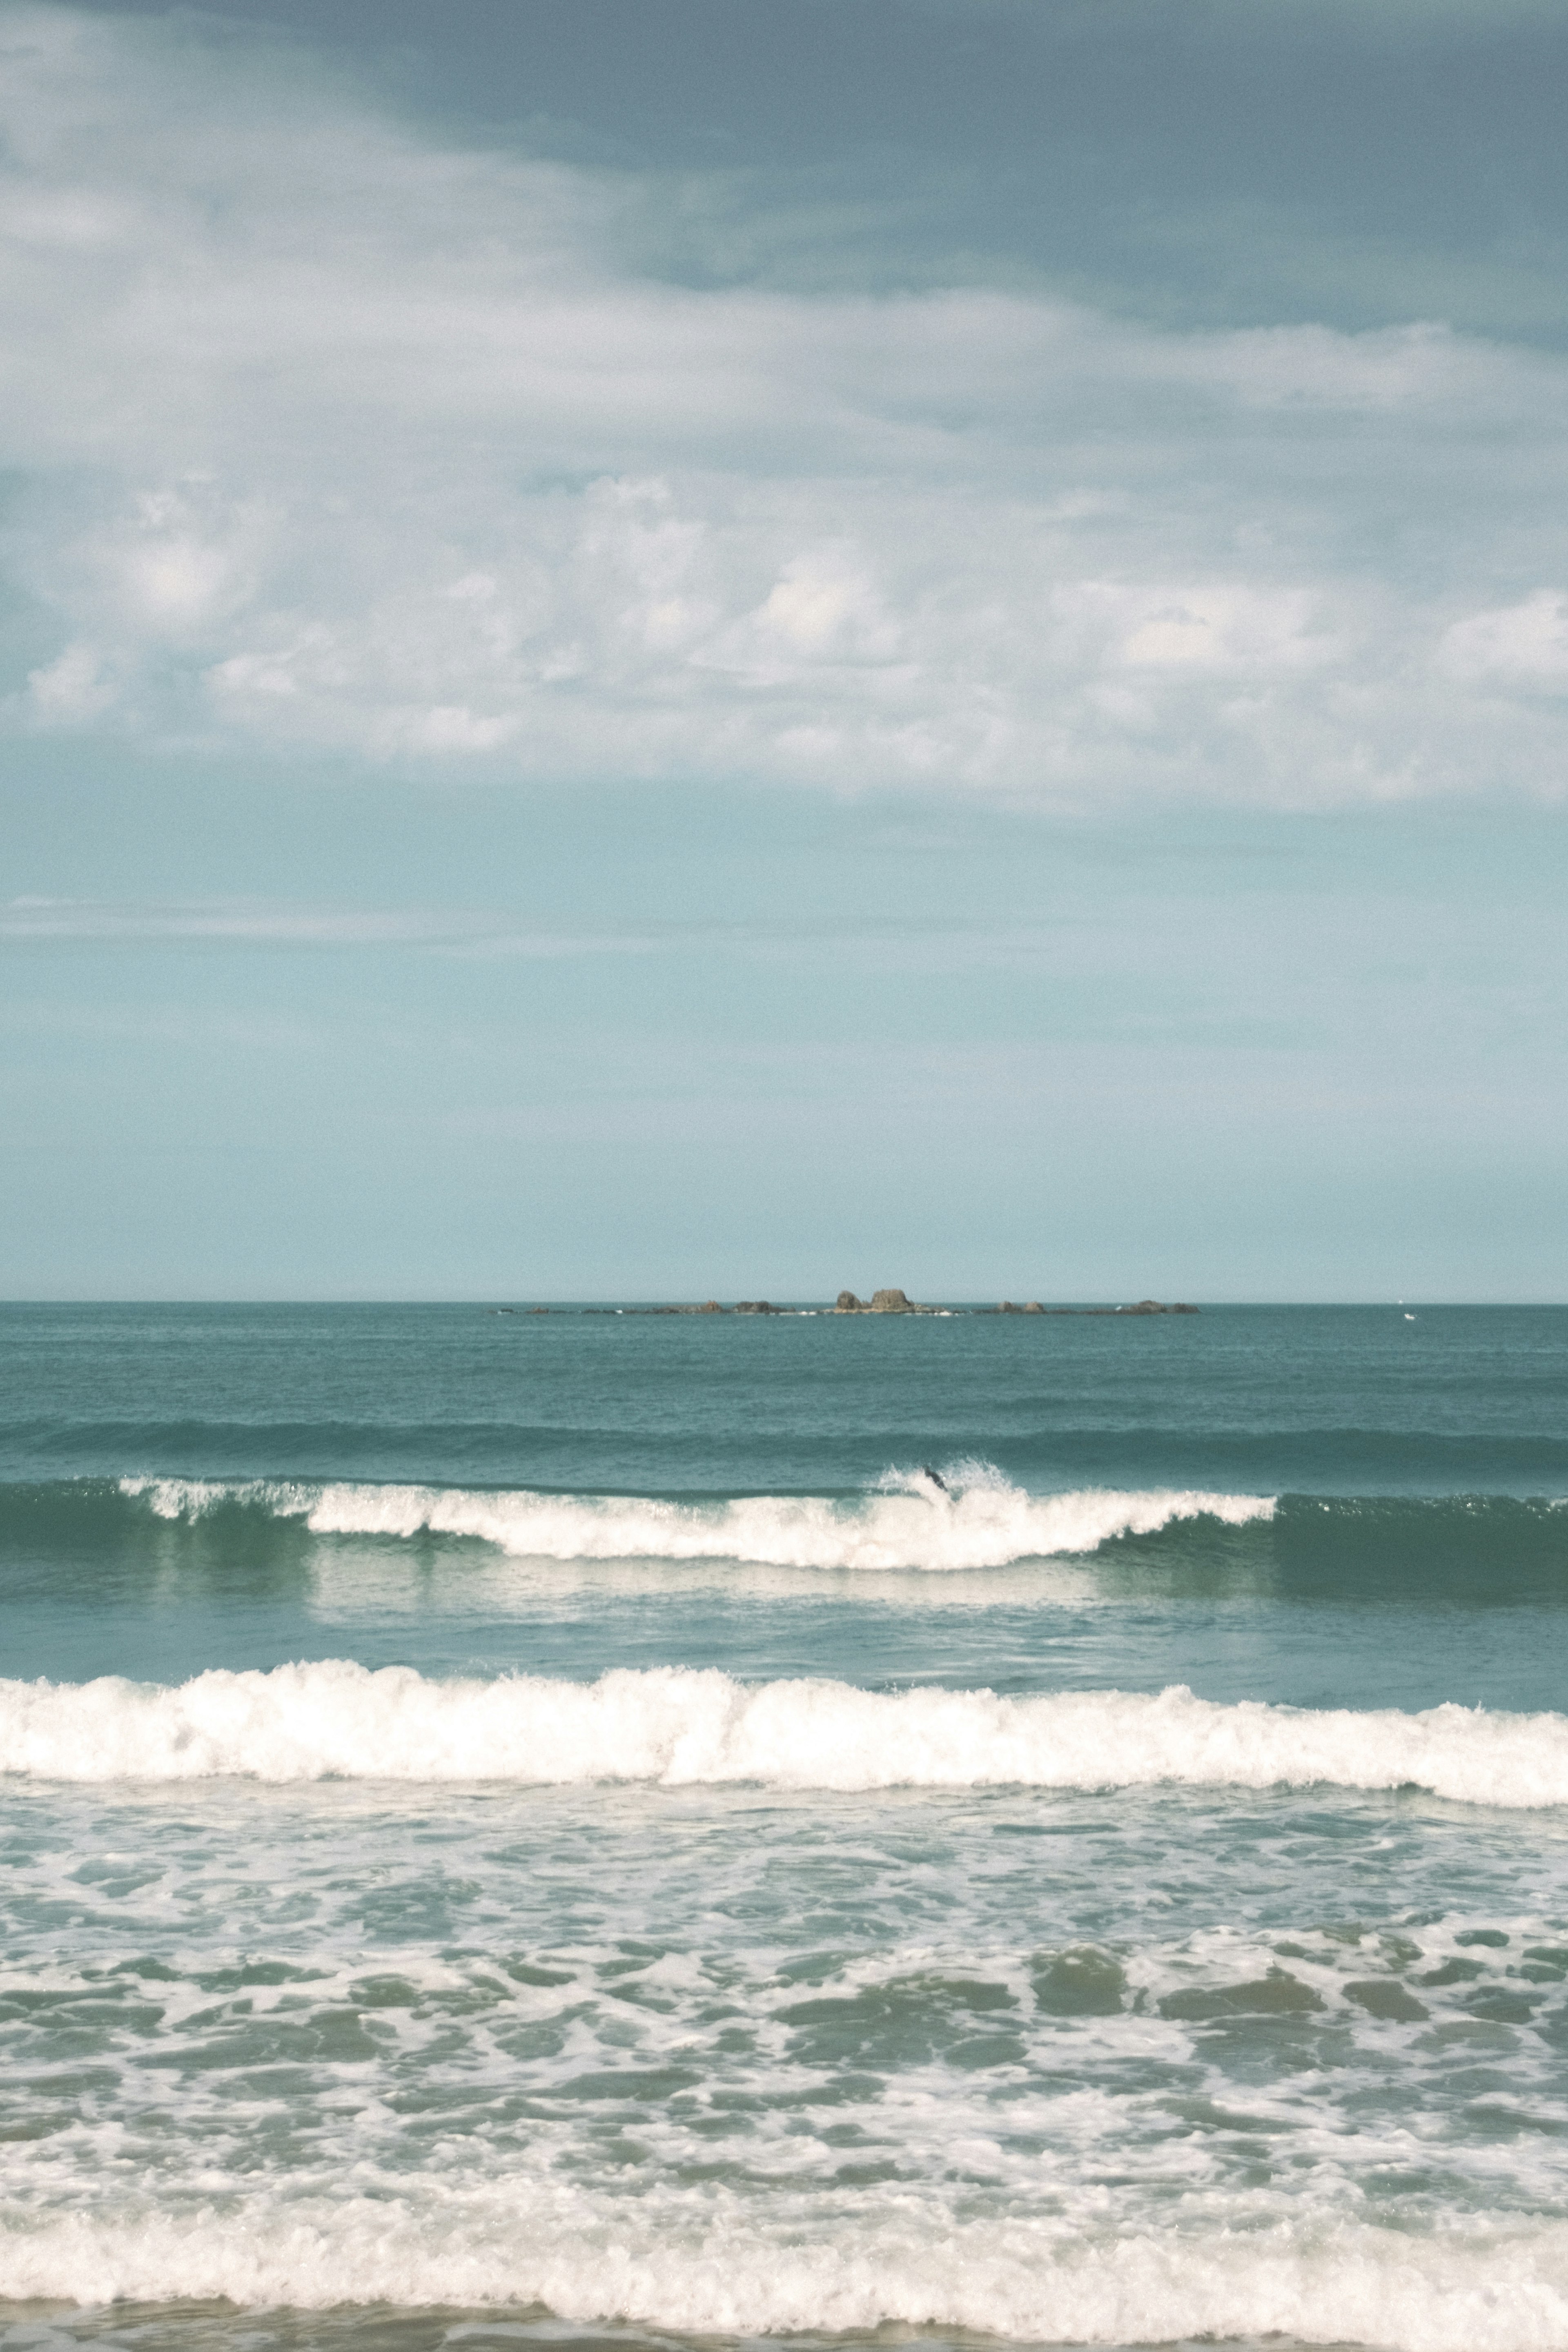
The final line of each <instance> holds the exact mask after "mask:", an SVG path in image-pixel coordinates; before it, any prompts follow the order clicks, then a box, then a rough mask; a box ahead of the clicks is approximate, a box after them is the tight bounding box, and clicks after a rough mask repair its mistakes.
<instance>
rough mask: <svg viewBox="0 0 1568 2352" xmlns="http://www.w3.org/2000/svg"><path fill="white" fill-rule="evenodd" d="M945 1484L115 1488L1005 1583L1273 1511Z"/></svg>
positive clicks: (514, 1537) (569, 1547) (387, 1530)
mask: <svg viewBox="0 0 1568 2352" xmlns="http://www.w3.org/2000/svg"><path fill="white" fill-rule="evenodd" d="M943 1475H944V1476H946V1477H947V1480H948V1486H949V1489H950V1491H947V1492H944V1491H943V1490H942V1488H940V1487H938V1486H934V1485H932V1484H931V1482H930V1481H929V1480H928V1479H926V1478H925V1477H923V1476H922V1475H920V1474H919V1473H913V1474H906V1473H889V1475H888V1477H887V1478H886V1479H884V1481H883V1482H882V1486H881V1488H880V1490H879V1491H876V1492H873V1493H871V1494H868V1495H866V1496H858V1497H857V1498H856V1499H855V1500H853V1501H851V1502H831V1501H828V1500H826V1498H824V1497H822V1496H813V1495H760V1496H746V1497H742V1498H741V1499H738V1500H736V1501H733V1502H721V1503H712V1504H690V1503H670V1502H662V1501H659V1500H658V1499H657V1498H654V1497H640V1496H628V1497H625V1498H622V1497H616V1496H595V1495H542V1494H534V1493H531V1492H528V1491H513V1492H510V1493H507V1492H502V1493H489V1492H486V1491H484V1490H483V1489H469V1488H465V1487H440V1486H369V1485H333V1486H299V1485H286V1484H279V1483H271V1482H255V1483H252V1484H249V1485H223V1484H217V1483H212V1482H207V1481H202V1480H195V1479H170V1478H165V1479H147V1478H128V1479H124V1480H122V1481H121V1491H122V1492H123V1493H125V1494H126V1495H129V1496H140V1497H142V1500H143V1501H144V1503H145V1505H146V1507H148V1508H150V1509H151V1510H153V1512H155V1513H156V1514H157V1515H158V1516H159V1517H163V1518H171V1519H174V1518H199V1517H204V1516H206V1515H208V1514H211V1513H212V1512H214V1511H216V1510H218V1509H220V1508H222V1507H224V1506H226V1505H229V1506H234V1505H238V1506H240V1507H249V1508H252V1509H257V1508H259V1509H263V1510H267V1511H269V1512H271V1513H273V1514H275V1515H276V1516H277V1517H280V1518H302V1519H304V1520H305V1521H306V1523H307V1524H308V1526H309V1527H310V1528H311V1529H312V1531H313V1532H314V1533H316V1534H319V1535H382V1536H404V1537H407V1536H415V1535H420V1534H426V1533H428V1534H431V1535H437V1536H466V1537H468V1538H476V1539H478V1540H479V1541H480V1542H483V1543H489V1544H494V1545H495V1546H497V1547H498V1549H500V1550H501V1551H504V1552H510V1553H513V1554H515V1555H517V1556H518V1557H520V1558H529V1557H531V1558H534V1559H562V1560H575V1559H682V1560H689V1559H733V1560H740V1561H743V1562H750V1563H755V1564H757V1565H759V1566H766V1567H771V1568H816V1569H853V1570H879V1569H928V1570H957V1569H972V1568H1005V1567H1008V1566H1009V1565H1010V1564H1011V1563H1012V1562H1013V1561H1015V1560H1019V1559H1048V1558H1051V1557H1053V1556H1058V1555H1060V1554H1063V1553H1075V1552H1076V1553H1082V1552H1091V1551H1093V1550H1095V1549H1096V1548H1097V1547H1098V1546H1099V1545H1100V1544H1102V1543H1105V1542H1108V1541H1110V1539H1112V1538H1115V1537H1118V1536H1127V1535H1152V1534H1154V1533H1155V1532H1156V1531H1157V1530H1158V1529H1159V1528H1163V1527H1167V1526H1169V1525H1170V1523H1171V1522H1172V1521H1173V1520H1175V1519H1194V1518H1205V1517H1206V1518H1215V1519H1220V1520H1223V1521H1225V1522H1226V1524H1227V1525H1229V1526H1232V1527H1240V1526H1245V1525H1246V1524H1247V1523H1248V1522H1249V1521H1252V1520H1256V1519H1267V1518H1269V1517H1272V1516H1273V1512H1274V1501H1273V1499H1272V1498H1271V1497H1270V1496H1261V1495H1222V1494H1206V1493H1201V1492H1197V1491H1190V1490H1184V1489H1179V1488H1161V1489H1158V1490H1155V1491H1152V1492H1148V1493H1131V1494H1121V1493H1117V1492H1114V1491H1112V1490H1109V1489H1102V1488H1097V1487H1091V1488H1086V1489H1083V1490H1081V1491H1079V1492H1077V1493H1072V1494H1065V1495H1047V1496H1036V1495H1030V1494H1026V1492H1025V1491H1024V1489H1023V1488H1021V1487H1018V1486H1009V1485H1008V1484H1007V1482H1006V1481H1005V1479H1002V1478H1000V1477H999V1476H998V1475H997V1474H996V1473H995V1472H994V1471H993V1470H991V1469H990V1468H989V1467H988V1466H987V1465H984V1464H970V1465H956V1466H955V1467H953V1468H952V1470H951V1471H948V1472H944V1473H943Z"/></svg>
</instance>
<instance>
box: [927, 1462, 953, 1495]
mask: <svg viewBox="0 0 1568 2352" xmlns="http://www.w3.org/2000/svg"><path fill="white" fill-rule="evenodd" d="M921 1477H922V1478H929V1479H930V1480H931V1485H932V1486H935V1487H938V1488H939V1489H940V1490H941V1492H942V1494H944V1495H945V1494H946V1492H947V1480H946V1479H945V1478H944V1477H942V1475H941V1473H940V1472H938V1471H935V1470H933V1469H932V1468H931V1464H930V1463H929V1462H922V1463H921Z"/></svg>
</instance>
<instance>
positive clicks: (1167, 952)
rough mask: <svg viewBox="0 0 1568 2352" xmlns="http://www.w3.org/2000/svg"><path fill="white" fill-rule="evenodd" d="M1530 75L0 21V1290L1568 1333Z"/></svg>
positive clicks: (746, 19)
mask: <svg viewBox="0 0 1568 2352" xmlns="http://www.w3.org/2000/svg"><path fill="white" fill-rule="evenodd" d="M1564 88H1568V12H1564V11H1563V9H1562V8H1561V7H1560V6H1558V5H1544V0H1542V5H1528V0H1520V4H1519V5H1505V4H1504V0H1489V4H1488V5H1482V0H1381V5H1379V6H1378V7H1377V8H1375V9H1373V10H1368V9H1366V8H1365V7H1360V6H1352V5H1348V0H1346V5H1339V0H659V5H658V6H650V5H647V0H443V5H441V6H439V7H437V6H436V5H433V0H376V5H341V0H290V5H283V6H278V7H273V8H271V9H269V10H267V11H265V12H262V11H259V10H252V9H248V8H247V9H244V10H241V9H239V8H236V7H227V6H220V7H214V8H208V9H205V10H188V9H177V10H169V9H165V8H163V7H145V6H116V7H100V8H98V9H90V10H89V9H64V8H52V7H43V8H40V7H34V6H5V5H0V321H3V327H0V761H3V765H4V772H5V782H4V788H3V791H4V798H3V801H0V827H3V833H0V861H3V863H0V974H3V989H4V1001H3V1004H0V1188H3V1190H4V1198H3V1199H0V1234H3V1235H4V1238H3V1239H0V1254H3V1256H4V1259H5V1261H6V1263H5V1264H4V1265H0V1293H4V1294H6V1295H11V1296H26V1295H31V1296H40V1295H42V1296H65V1295H76V1296H123V1295H157V1296H182V1295H206V1296H215V1295H216V1296H257V1295H262V1296H284V1297H290V1296H291V1297H301V1296H328V1297H331V1296H366V1297H368V1296H460V1295H490V1294H494V1295H496V1296H498V1297H514V1296H521V1297H596V1296H606V1295H611V1294H616V1295H623V1296H624V1295H633V1296H679V1295H684V1294H687V1293H696V1294H697V1295H700V1296H707V1295H710V1293H712V1294H717V1295H720V1296H733V1295H735V1293H736V1292H739V1293H741V1295H743V1296H756V1295H761V1294H763V1293H768V1294H771V1295H773V1296H782V1297H790V1296H814V1295H820V1294H822V1293H824V1292H826V1293H828V1294H831V1293H832V1292H833V1291H835V1290H837V1288H838V1287H839V1286H840V1285H841V1284H843V1283H849V1284H852V1285H853V1286H855V1287H857V1288H858V1289H861V1290H862V1291H864V1290H866V1289H868V1288H869V1287H874V1286H876V1285H877V1284H879V1283H881V1282H901V1283H903V1284H904V1286H906V1287H907V1288H908V1289H910V1292H911V1294H917V1295H918V1294H924V1295H933V1296H940V1295H946V1296H971V1297H973V1296H980V1297H987V1296H992V1295H995V1296H1001V1295H1003V1294H1007V1295H1011V1296H1014V1297H1017V1296H1031V1297H1033V1296H1039V1297H1136V1296H1141V1295H1143V1294H1144V1293H1147V1292H1150V1291H1153V1292H1155V1293H1164V1294H1168V1295H1172V1296H1175V1295H1182V1296H1198V1297H1211V1298H1221V1297H1391V1298H1392V1297H1398V1296H1409V1297H1415V1296H1426V1297H1568V1239H1565V1235H1564V1224H1563V1216H1562V1211H1561V1199H1562V1182H1563V1166H1564V1160H1565V1147H1568V1090H1565V1088H1564V1084H1563V1081H1564V1076H1568V1072H1565V1069H1564V1043H1565V1036H1564V1032H1565V1028H1568V1013H1565V1010H1564V1006H1565V998H1564V981H1565V980H1568V971H1565V969H1564V967H1565V965H1568V947H1565V945H1564V940H1565V936H1568V924H1565V923H1564V922H1563V918H1562V913H1561V898H1562V892H1563V879H1564V875H1563V848H1562V837H1563V836H1562V829H1563V813H1562V811H1563V782H1564V762H1563V751H1564V740H1565V730H1564V716H1565V712H1568V478H1565V477H1568V464H1565V444H1564V420H1565V418H1568V334H1565V331H1564V330H1565V312H1564V304H1563V286H1564V284H1565V283H1568V173H1565V170H1564V163H1563V138H1562V126H1561V119H1560V97H1561V92H1562V90H1563V89H1564Z"/></svg>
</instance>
